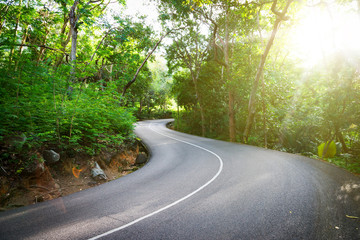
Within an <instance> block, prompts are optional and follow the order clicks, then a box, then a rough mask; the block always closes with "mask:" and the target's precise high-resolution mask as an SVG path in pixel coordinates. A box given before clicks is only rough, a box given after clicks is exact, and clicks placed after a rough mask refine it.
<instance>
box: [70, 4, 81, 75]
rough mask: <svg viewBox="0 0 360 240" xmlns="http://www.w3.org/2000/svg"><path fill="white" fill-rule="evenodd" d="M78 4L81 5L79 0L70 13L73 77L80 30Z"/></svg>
mask: <svg viewBox="0 0 360 240" xmlns="http://www.w3.org/2000/svg"><path fill="white" fill-rule="evenodd" d="M78 4H79V0H76V1H75V2H74V5H73V6H72V7H71V9H70V12H69V20H70V32H71V51H70V62H71V65H72V75H73V74H75V67H76V44H77V34H78V29H77V21H78V18H77V16H76V8H77V5H78Z"/></svg>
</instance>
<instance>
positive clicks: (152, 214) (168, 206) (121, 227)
mask: <svg viewBox="0 0 360 240" xmlns="http://www.w3.org/2000/svg"><path fill="white" fill-rule="evenodd" d="M151 126H152V124H150V126H149V128H150V129H151V130H152V131H153V132H156V133H157V134H160V135H162V136H165V137H168V138H171V139H173V140H176V141H179V142H182V143H185V144H188V145H191V146H193V147H196V148H199V149H201V150H204V151H206V152H209V153H211V154H213V155H214V156H215V157H216V158H217V159H218V160H219V163H220V166H219V169H218V171H217V173H216V174H215V175H214V176H213V177H212V178H211V179H210V180H209V181H208V182H206V183H205V184H204V185H202V186H201V187H199V188H198V189H196V190H195V191H193V192H192V193H190V194H188V195H186V196H185V197H183V198H180V199H179V200H177V201H175V202H173V203H171V204H169V205H167V206H165V207H163V208H160V209H159V210H156V211H154V212H152V213H149V214H148V215H145V216H143V217H140V218H138V219H135V220H134V221H132V222H129V223H127V224H125V225H122V226H120V227H118V228H114V229H112V230H110V231H107V232H105V233H103V234H100V235H98V236H95V237H92V238H89V239H88V240H95V239H99V238H102V237H105V236H107V235H110V234H112V233H114V232H117V231H120V230H122V229H125V228H127V227H130V226H131V225H134V224H135V223H138V222H140V221H142V220H144V219H146V218H149V217H152V216H154V215H156V214H158V213H160V212H162V211H165V210H166V209H168V208H171V207H173V206H175V205H177V204H179V203H180V202H182V201H184V200H186V199H188V198H190V197H191V196H193V195H194V194H196V193H198V192H200V191H201V190H203V189H204V188H205V187H206V186H208V185H209V184H210V183H212V182H213V181H214V180H215V179H216V178H217V177H218V176H219V175H220V173H221V171H222V169H223V165H224V163H223V161H222V159H221V157H220V156H219V155H217V154H216V153H214V152H213V151H210V150H208V149H206V148H203V147H200V146H198V145H196V144H193V143H189V142H187V141H184V140H180V139H177V138H174V137H171V136H169V135H167V134H163V133H160V132H158V131H156V130H154V129H153V128H152V127H151Z"/></svg>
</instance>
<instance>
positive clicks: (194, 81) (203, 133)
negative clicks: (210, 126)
mask: <svg viewBox="0 0 360 240" xmlns="http://www.w3.org/2000/svg"><path fill="white" fill-rule="evenodd" d="M190 72H191V75H192V80H193V83H194V86H195V94H196V99H197V101H198V103H199V108H200V117H201V136H203V137H205V133H206V128H205V114H204V108H203V105H202V99H201V96H200V94H199V88H198V84H197V76H195V73H194V72H193V71H192V70H190Z"/></svg>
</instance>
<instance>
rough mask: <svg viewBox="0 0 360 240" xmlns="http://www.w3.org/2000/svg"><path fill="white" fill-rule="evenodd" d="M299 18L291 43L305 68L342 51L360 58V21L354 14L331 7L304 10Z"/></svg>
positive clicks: (342, 8) (306, 8) (333, 5)
mask: <svg viewBox="0 0 360 240" xmlns="http://www.w3.org/2000/svg"><path fill="white" fill-rule="evenodd" d="M354 9H356V6H355V7H354ZM297 15H298V19H300V21H299V24H298V26H296V27H294V29H293V32H294V34H292V36H293V37H292V40H291V41H292V43H293V45H294V49H293V50H294V51H295V52H296V55H297V56H298V57H300V58H301V59H302V60H303V61H304V67H312V66H313V65H315V64H317V63H319V62H320V61H323V59H325V58H326V57H329V56H330V55H332V54H335V53H339V52H341V53H342V54H347V55H349V54H351V55H358V56H360V44H359V43H360V27H359V26H360V18H359V15H358V14H357V13H356V12H355V11H351V10H349V9H346V8H345V7H343V6H342V7H339V6H336V5H335V4H329V5H327V7H326V6H323V7H321V6H316V7H305V8H304V9H303V10H302V11H301V12H299V13H298V14H297Z"/></svg>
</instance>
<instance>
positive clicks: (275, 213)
mask: <svg viewBox="0 0 360 240" xmlns="http://www.w3.org/2000/svg"><path fill="white" fill-rule="evenodd" d="M168 121H169V120H156V121H145V122H140V123H138V125H137V127H136V134H137V135H138V136H139V137H141V138H142V139H143V141H144V142H145V143H146V144H147V145H148V147H149V149H150V150H151V159H150V161H149V162H148V163H147V165H145V166H144V167H143V168H141V169H140V170H138V171H136V172H134V173H132V174H130V175H127V176H125V177H122V178H120V179H118V180H114V181H112V182H109V183H106V184H103V185H101V186H98V187H94V188H91V189H87V190H84V191H81V192H78V193H75V194H72V195H69V196H66V197H63V198H59V199H55V200H52V201H48V202H43V203H40V204H36V205H32V206H27V207H23V208H19V209H14V210H10V211H7V212H1V213H0V239H360V230H359V229H360V218H356V217H360V178H359V177H356V176H354V175H352V174H350V173H348V172H346V171H344V170H342V169H339V168H337V167H335V166H332V165H330V164H328V163H324V162H321V161H317V160H313V159H309V158H305V157H302V156H298V155H293V154H287V153H282V152H277V151H272V150H265V149H262V148H257V147H252V146H247V145H240V144H233V143H228V142H223V141H216V140H211V139H207V138H201V137H196V136H191V135H187V134H183V133H178V132H175V131H171V130H169V129H167V128H166V127H165V123H166V122H168Z"/></svg>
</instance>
